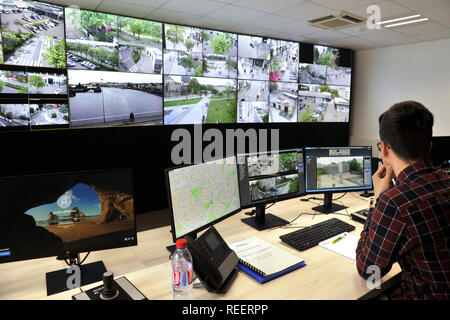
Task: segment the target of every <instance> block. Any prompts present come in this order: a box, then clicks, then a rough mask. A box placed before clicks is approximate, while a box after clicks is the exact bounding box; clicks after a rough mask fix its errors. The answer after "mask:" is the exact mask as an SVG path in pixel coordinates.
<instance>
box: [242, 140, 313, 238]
mask: <svg viewBox="0 0 450 320" xmlns="http://www.w3.org/2000/svg"><path fill="white" fill-rule="evenodd" d="M237 162H238V169H239V189H240V198H241V206H242V208H251V207H255V212H256V215H255V217H250V218H246V219H243V220H242V221H243V222H244V223H246V224H248V225H250V226H252V227H253V228H255V229H257V230H264V229H268V228H272V227H276V226H282V225H285V224H287V223H288V222H287V221H286V220H284V219H282V218H279V217H277V216H275V215H273V214H270V213H265V208H266V205H267V204H269V203H274V202H277V201H281V200H285V199H290V198H294V197H299V196H302V195H304V194H305V178H304V165H303V149H301V148H297V149H286V150H279V151H272V152H270V153H269V152H259V153H247V154H238V155H237Z"/></svg>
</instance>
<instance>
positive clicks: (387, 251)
mask: <svg viewBox="0 0 450 320" xmlns="http://www.w3.org/2000/svg"><path fill="white" fill-rule="evenodd" d="M399 216H400V215H399V212H398V208H397V206H395V204H394V203H393V202H392V200H390V199H389V197H388V196H387V195H385V194H384V193H382V194H381V195H380V196H379V198H378V201H377V203H376V205H375V208H374V209H371V210H370V212H369V215H368V216H367V220H366V223H365V225H364V228H363V231H362V232H361V238H360V240H359V242H358V246H357V249H356V267H357V269H358V273H359V274H360V275H361V277H363V278H364V279H367V278H368V277H369V276H370V275H371V273H367V270H368V268H369V267H370V266H374V265H376V266H378V267H379V268H380V272H381V276H384V275H385V274H386V273H388V272H389V270H390V269H391V267H392V264H393V263H394V262H395V261H396V260H397V257H398V254H399V251H400V249H401V248H402V246H403V244H404V240H405V237H404V234H403V233H404V228H405V224H404V223H403V221H402V220H401V219H400V217H399Z"/></svg>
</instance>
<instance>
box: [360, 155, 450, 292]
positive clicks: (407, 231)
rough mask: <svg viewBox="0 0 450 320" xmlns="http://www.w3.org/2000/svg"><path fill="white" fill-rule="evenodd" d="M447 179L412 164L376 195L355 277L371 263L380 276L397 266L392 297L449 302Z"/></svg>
mask: <svg viewBox="0 0 450 320" xmlns="http://www.w3.org/2000/svg"><path fill="white" fill-rule="evenodd" d="M449 191H450V179H449V176H448V174H447V173H446V172H444V171H443V170H436V169H435V168H433V166H432V164H431V162H429V161H424V162H416V163H414V164H413V165H411V166H409V167H407V168H406V169H404V170H403V171H402V172H400V174H399V175H398V177H397V182H396V187H393V188H391V189H389V190H387V191H385V192H383V193H381V194H380V196H379V197H378V200H377V202H376V204H375V207H374V209H371V210H370V211H369V214H368V216H367V221H366V223H365V225H364V228H363V231H362V232H361V239H360V240H359V242H358V247H357V249H356V266H357V269H358V273H359V274H360V275H361V276H362V277H363V278H365V279H367V278H368V277H369V276H370V275H371V273H366V272H367V271H368V267H369V266H371V265H377V266H378V267H379V268H380V270H381V276H384V275H385V274H386V273H388V272H389V270H390V269H391V267H392V264H393V263H394V262H398V263H399V265H400V267H401V269H402V271H403V272H402V280H401V288H400V289H399V290H397V291H396V292H395V293H394V295H393V296H392V298H394V299H395V298H398V299H449V298H450V193H449Z"/></svg>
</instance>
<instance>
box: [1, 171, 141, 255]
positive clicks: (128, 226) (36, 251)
mask: <svg viewBox="0 0 450 320" xmlns="http://www.w3.org/2000/svg"><path fill="white" fill-rule="evenodd" d="M0 197H1V200H2V201H1V203H2V210H1V213H0V216H1V220H2V223H1V224H0V234H1V236H0V263H2V262H11V261H18V260H27V259H35V258H42V257H51V256H63V257H66V256H69V255H74V254H78V253H81V252H90V251H96V250H105V249H112V248H119V247H125V246H133V245H137V236H136V224H135V216H134V197H133V176H132V170H131V169H118V170H105V171H83V172H72V173H58V174H47V175H29V176H18V177H5V178H0Z"/></svg>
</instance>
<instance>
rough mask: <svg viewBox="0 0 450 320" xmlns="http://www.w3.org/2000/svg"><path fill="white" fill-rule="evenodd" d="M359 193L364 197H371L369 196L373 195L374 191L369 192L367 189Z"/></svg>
mask: <svg viewBox="0 0 450 320" xmlns="http://www.w3.org/2000/svg"><path fill="white" fill-rule="evenodd" d="M359 195H360V196H361V197H364V198H369V197H373V192H369V191H367V190H365V191H364V192H363V193H360V194H359Z"/></svg>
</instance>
